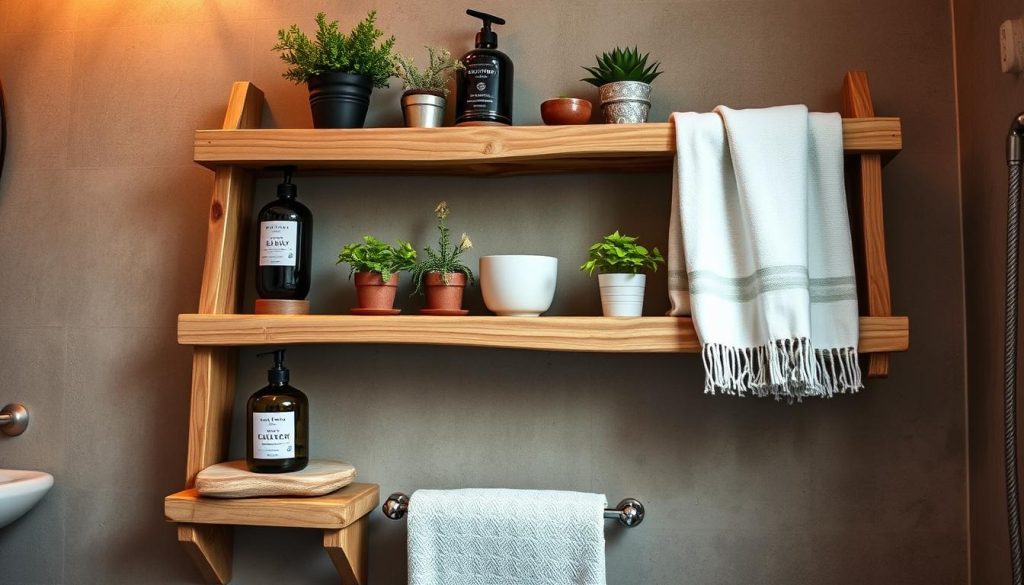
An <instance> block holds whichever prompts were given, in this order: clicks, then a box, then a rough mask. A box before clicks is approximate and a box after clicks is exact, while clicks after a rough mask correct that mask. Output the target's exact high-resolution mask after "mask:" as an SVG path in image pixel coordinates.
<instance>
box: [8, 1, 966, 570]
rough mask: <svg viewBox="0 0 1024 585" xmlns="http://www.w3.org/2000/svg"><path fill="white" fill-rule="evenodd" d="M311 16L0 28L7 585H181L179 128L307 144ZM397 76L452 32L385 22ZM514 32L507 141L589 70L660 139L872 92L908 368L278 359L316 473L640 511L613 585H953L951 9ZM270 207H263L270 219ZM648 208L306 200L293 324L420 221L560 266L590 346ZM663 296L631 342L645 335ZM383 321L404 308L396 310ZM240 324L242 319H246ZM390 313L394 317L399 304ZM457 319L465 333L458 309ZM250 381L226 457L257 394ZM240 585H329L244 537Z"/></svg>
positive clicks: (409, 189)
mask: <svg viewBox="0 0 1024 585" xmlns="http://www.w3.org/2000/svg"><path fill="white" fill-rule="evenodd" d="M371 4H373V3H370V2H366V1H363V0H360V1H355V2H347V3H344V4H342V3H337V2H319V1H314V0H283V1H277V2H270V1H257V2H253V1H247V0H220V1H209V2H202V1H200V0H174V1H171V0H164V1H155V2H130V1H118V0H76V1H68V2H64V3H62V2H57V1H56V0H4V1H3V2H0V79H2V80H3V82H4V85H5V88H6V89H7V99H8V103H9V106H10V110H11V112H10V113H11V127H12V132H13V134H12V136H11V141H10V159H9V161H8V166H7V170H6V172H5V173H4V176H3V179H2V182H0V242H2V245H0V266H2V270H3V275H4V278H2V279H0V347H2V348H3V350H4V352H3V359H2V360H0V379H2V380H4V383H3V384H2V385H0V401H6V400H12V401H13V400H22V401H25V402H27V403H28V404H29V405H30V406H31V407H32V408H33V415H34V417H35V418H34V423H33V427H32V429H31V430H30V432H29V433H28V434H27V435H25V436H23V437H21V438H20V439H17V440H0V467H15V468H41V469H46V470H50V471H52V472H53V473H54V474H55V475H56V476H57V487H56V488H55V489H54V491H53V492H52V493H51V494H50V496H48V498H47V500H46V501H45V502H44V503H43V504H41V506H40V507H39V508H38V509H37V510H35V511H33V512H32V513H31V515H29V516H27V517H26V518H24V519H23V520H22V521H20V522H19V523H17V524H15V525H12V526H10V527H8V528H6V529H3V530H0V567H3V570H4V579H3V581H4V582H5V583H16V584H19V585H21V584H28V583H73V584H85V583H98V584H99V583H102V584H136V583H159V584H165V583H193V582H197V581H198V574H197V573H196V572H195V571H194V569H193V567H192V566H191V564H190V562H189V561H188V559H187V558H186V557H185V554H184V553H183V551H181V550H179V548H178V546H177V544H176V543H175V540H174V531H173V529H172V527H171V526H168V525H165V524H164V523H163V520H162V509H161V508H162V501H161V499H162V497H163V496H164V495H166V494H167V493H169V492H172V491H175V490H177V489H179V488H180V486H181V482H182V479H183V468H184V460H185V434H186V430H187V418H186V417H187V407H188V381H189V373H190V371H189V369H190V360H189V351H188V349H187V348H180V347H178V346H177V345H175V341H174V338H175V332H174V325H175V316H176V315H177V314H178V313H180V312H191V311H194V310H195V306H196V299H197V296H198V284H199V278H200V268H201V259H202V254H203V246H204V239H205V217H206V205H207V202H208V197H209V192H210V187H211V183H212V174H211V173H209V172H208V171H205V170H203V169H201V168H199V167H197V166H196V165H194V164H192V163H191V162H190V160H191V152H190V144H191V140H192V131H193V130H194V129H195V128H208V127H216V126H218V125H219V124H220V121H221V117H222V114H223V108H224V103H225V100H226V97H227V91H228V87H229V85H230V82H231V81H233V80H235V79H250V80H253V81H254V82H256V84H257V85H259V86H260V87H261V88H262V89H263V90H264V91H265V92H266V94H267V98H268V102H269V112H268V115H267V120H266V123H267V124H268V125H274V126H281V127H287V126H291V127H305V126H308V125H309V123H310V121H309V114H308V109H307V105H306V96H305V93H304V90H303V89H302V88H299V87H294V86H292V85H291V84H289V83H288V82H286V81H284V80H282V79H281V78H280V77H279V75H280V72H281V71H282V64H281V63H280V62H279V61H278V60H277V58H276V57H275V56H274V55H273V54H272V53H271V52H270V50H269V47H270V45H271V44H272V43H273V41H274V32H275V31H276V30H277V29H278V28H280V27H282V26H285V25H287V24H290V23H292V22H301V23H303V24H304V25H308V24H309V23H310V22H311V19H312V16H313V14H314V13H315V12H316V10H317V9H319V8H326V9H328V10H329V11H331V12H332V13H333V14H335V15H336V16H338V17H342V18H343V19H344V21H345V22H346V23H352V22H354V21H355V19H356V18H358V17H359V16H361V15H362V14H363V13H365V11H366V10H367V9H368V8H370V7H371ZM375 6H376V8H378V9H379V11H380V22H381V24H382V25H383V26H384V27H385V28H387V29H389V30H391V31H394V33H395V34H396V35H397V36H398V38H399V47H400V49H402V50H405V51H410V52H414V51H419V50H420V49H419V47H421V46H422V45H424V44H428V43H430V44H434V43H437V44H443V45H446V46H449V47H451V48H452V49H453V50H454V51H455V52H456V53H461V52H462V51H464V50H465V49H467V48H468V47H469V46H470V44H471V42H472V37H473V34H474V32H475V27H474V22H473V20H471V19H470V18H468V17H466V16H464V15H462V10H463V9H464V8H466V6H462V5H459V6H454V5H451V4H450V3H447V2H441V1H440V0H430V1H424V2H416V3H413V2H397V1H394V0H382V1H379V2H376V3H375ZM475 7H478V8H480V9H484V10H489V11H492V12H495V13H498V14H500V15H502V16H504V17H506V18H507V19H508V21H509V24H508V25H507V26H505V27H503V28H501V29H500V31H499V34H500V35H501V43H502V48H503V49H505V50H506V51H507V52H508V53H509V54H510V55H511V56H512V58H513V59H514V60H515V64H516V104H515V107H516V121H517V123H522V124H529V123H537V122H538V121H539V112H538V104H539V102H540V100H542V99H543V98H546V97H549V96H552V95H559V94H576V95H583V96H587V97H592V98H593V97H596V96H595V95H594V94H595V93H596V92H595V91H594V90H593V88H590V87H589V86H587V85H585V84H582V83H580V82H578V81H576V80H577V79H579V78H580V77H582V73H583V72H582V71H581V70H580V69H579V67H578V66H579V65H580V64H588V63H589V62H590V61H591V60H592V59H593V55H594V53H596V52H599V51H601V50H604V49H608V48H610V47H611V46H613V45H614V44H633V43H638V44H639V45H640V46H641V48H642V49H644V50H649V51H651V52H652V53H653V54H654V55H655V56H656V57H657V58H659V59H661V60H662V61H663V62H664V64H665V70H666V73H665V74H664V75H663V76H662V77H661V78H659V79H658V80H657V82H656V84H655V106H654V111H653V113H652V118H653V119H654V120H664V119H666V118H667V116H668V113H669V112H670V111H672V110H673V109H678V110H689V109H695V110H707V109H709V108H712V107H714V106H715V105H716V104H719V103H726V104H729V105H732V106H734V107H750V106H766V105H774V104H782V103H793V102H804V103H807V104H808V105H809V106H811V107H812V108H814V109H819V110H835V109H837V108H838V105H839V93H838V88H839V83H840V80H841V78H842V75H843V72H844V71H845V70H847V69H850V68H864V69H867V70H869V71H870V72H871V81H872V85H873V89H874V94H875V99H876V106H877V109H878V111H879V112H880V113H881V114H892V115H900V116H902V117H903V119H904V130H905V136H906V141H905V146H906V148H905V151H904V152H903V153H902V154H900V155H899V156H898V157H897V158H896V159H895V160H894V161H893V162H892V163H891V164H890V165H889V166H888V167H887V168H886V170H885V188H886V193H887V198H886V213H887V216H886V220H887V226H886V227H887V235H888V238H889V261H890V268H891V271H892V279H893V295H894V299H895V308H896V311H897V312H898V313H900V314H907V315H910V317H911V322H912V324H913V328H912V346H913V349H912V351H910V352H909V353H907V354H903V355H899V356H896V357H895V358H894V359H893V374H892V377H891V378H890V379H889V380H885V381H872V382H869V386H868V389H867V390H866V391H865V392H863V393H861V394H860V395H857V396H853V397H841V398H837V399H835V400H831V401H825V402H809V403H807V404H803V405H800V406H793V407H787V406H784V405H779V404H776V403H774V402H771V401H759V400H751V399H747V400H737V399H731V398H710V397H705V396H703V395H702V393H701V387H702V378H701V371H700V367H699V364H698V361H697V359H696V358H695V357H694V356H667V355H658V356H654V355H585V354H563V353H543V352H525V351H485V350H475V349H474V350H469V349H459V348H445V347H411V346H410V347H398V346H394V347H321V348H295V349H293V350H292V351H290V352H289V363H290V365H291V367H292V372H293V381H294V383H295V385H296V386H298V387H300V388H302V389H303V390H305V391H306V392H307V394H309V396H310V401H311V404H312V405H313V415H312V425H313V426H312V441H313V454H314V455H315V456H319V457H339V458H343V459H346V460H349V461H352V462H353V463H355V465H356V466H357V467H358V468H359V471H360V477H361V479H363V480H365V481H372V482H377V483H380V484H381V490H382V493H385V494H386V493H388V492H390V491H393V490H404V491H412V490H415V489H417V488H426V487H459V486H507V487H522V488H531V487H542V488H561V489H576V490H592V491H599V492H604V493H606V494H607V495H608V497H609V498H610V499H611V500H613V501H617V500H618V499H619V498H622V497H625V496H634V497H638V498H640V499H641V500H643V501H644V502H645V503H646V504H648V506H649V510H650V514H649V517H648V520H646V521H645V523H644V524H643V526H641V527H640V528H638V529H637V530H633V531H629V532H624V531H620V530H617V529H616V528H615V527H612V526H609V532H608V534H609V546H608V551H609V553H608V554H609V563H608V567H609V581H610V582H611V583H651V584H653V583H663V584H675V583H701V584H740V583H743V584H747V583H778V584H785V585H794V584H803V583H806V584H841V583H851V584H852V583H858V584H859V583H865V582H871V583H890V584H913V583H922V584H924V583H927V584H929V585H931V584H937V583H964V582H965V581H966V579H967V540H966V523H967V512H966V442H965V427H964V419H965V411H964V408H965V406H964V402H965V393H964V383H963V376H964V366H963V350H964V344H963V322H962V312H963V300H962V293H961V290H962V282H963V281H962V274H961V268H960V267H961V254H960V248H961V238H960V228H959V201H958V198H957V182H956V156H955V152H956V143H955V132H954V122H955V120H954V110H955V108H954V97H953V79H952V62H951V50H950V47H951V43H952V40H951V32H950V22H949V20H950V18H949V11H948V7H947V5H946V3H944V2H937V1H929V0H908V1H905V2H887V1H882V0H868V1H866V2H865V1H864V0H857V1H854V0H841V1H835V2H827V3H825V2H812V1H809V0H801V1H797V2H789V1H782V0H761V1H757V0H738V1H729V2H702V1H684V2H667V1H666V2H660V1H654V2H639V1H637V2H624V1H606V0H601V1H595V2H582V1H580V2H560V3H557V4H556V3H551V2H539V1H536V0H523V1H520V2H515V3H511V2H480V3H478V4H476V5H475ZM399 93H400V89H399V88H398V87H397V86H396V87H393V88H392V89H390V90H387V91H378V92H375V93H374V100H373V110H372V112H371V116H370V123H371V124H377V125H385V124H397V123H398V121H399V119H400V113H399V110H398V107H397V100H398V95H399ZM273 184H274V182H273V181H261V182H259V184H258V186H257V203H258V204H262V203H263V202H265V201H267V200H268V199H269V198H270V197H271V196H272V194H273ZM669 184H670V183H669V177H668V176H667V175H660V174H657V175H636V176H622V175H620V176H605V175H599V174H591V175H576V176H556V177H522V178H508V179H482V178H445V177H427V178H395V177H380V178H335V179H327V178H315V179H314V178H307V177H302V178H300V179H299V185H300V190H301V197H302V199H303V200H304V201H305V202H306V203H307V204H308V205H309V206H310V207H311V208H312V209H313V210H314V212H315V214H316V230H315V233H316V236H315V237H316V242H315V256H316V262H317V269H316V272H315V275H314V291H313V293H312V301H313V306H314V308H315V310H317V311H321V312H340V311H343V310H345V309H346V308H347V307H349V306H351V304H352V301H353V294H352V292H351V289H350V288H349V287H350V285H349V283H348V282H347V280H346V279H345V273H344V272H342V271H341V270H340V269H339V268H336V267H335V266H334V264H333V263H334V259H335V257H336V256H335V255H336V253H337V249H338V247H339V246H340V245H341V244H342V243H345V242H348V241H352V240H355V239H356V238H358V237H359V236H361V235H362V234H363V233H374V234H377V235H378V236H381V237H385V238H388V239H393V238H397V237H409V238H412V239H414V241H415V242H416V243H417V244H418V245H423V244H425V243H427V242H428V241H429V239H430V238H431V236H432V234H431V232H430V230H431V227H430V220H431V216H430V211H431V209H432V206H433V205H434V203H435V202H436V201H437V200H438V199H441V198H445V199H447V200H448V201H449V202H450V204H451V205H452V208H453V216H452V219H451V224H452V226H453V229H455V230H457V231H459V232H461V231H467V232H469V233H470V235H471V236H472V237H473V241H474V242H475V243H476V248H475V249H474V251H473V254H471V260H472V261H473V262H475V260H476V257H477V254H487V253H516V252H530V253H545V254H553V255H556V256H558V257H559V258H560V260H561V266H560V272H559V285H558V287H559V288H558V294H557V298H556V302H555V306H554V308H553V311H552V312H553V313H556V314H596V313H597V312H598V311H599V302H598V297H597V287H596V283H595V282H593V281H592V280H590V279H588V278H587V277H585V276H584V275H582V274H580V273H578V272H577V271H576V270H575V266H576V265H577V264H578V263H579V262H581V261H582V259H583V257H584V253H585V247H586V246H587V245H588V244H589V243H591V242H592V241H594V240H595V239H597V238H598V237H599V236H600V235H602V234H604V233H607V232H609V231H611V230H613V229H615V228H621V229H624V230H627V231H629V232H631V233H638V234H640V235H641V236H643V237H644V238H645V239H646V240H648V241H650V242H651V243H654V244H657V245H660V246H663V245H664V242H665V239H666V235H665V234H666V227H667V223H668V218H667V214H668V198H669ZM664 286H665V281H664V275H663V273H659V275H657V276H655V277H654V278H653V279H652V280H651V291H649V295H648V312H650V313H651V314H655V313H658V312H661V311H663V310H664V309H665V308H666V305H667V302H666V301H665V299H664V295H663V294H662V292H661V291H662V290H664ZM403 290H404V289H403ZM249 298H250V300H251V291H250V295H249ZM401 298H403V299H404V298H405V295H404V294H402V297H401ZM468 306H470V307H471V308H473V309H475V310H480V309H481V308H482V303H481V301H480V299H479V292H478V291H477V290H472V291H470V293H469V300H468ZM255 353H256V348H251V349H247V350H245V351H243V352H242V359H241V364H240V375H239V380H238V384H239V392H238V401H237V406H238V407H239V408H236V423H239V424H236V432H235V433H234V439H235V440H234V443H233V446H232V451H233V453H234V454H235V455H241V453H242V451H243V450H242V443H241V434H240V433H239V432H237V429H238V427H239V426H240V421H241V420H242V419H241V418H240V417H239V416H238V412H240V408H241V405H242V404H243V401H244V399H245V397H247V396H248V394H249V393H251V392H252V391H254V390H255V389H257V388H258V387H260V386H261V385H262V384H263V380H264V378H263V371H264V369H265V364H264V363H260V362H259V361H258V360H257V359H256V358H255V357H254V354H255ZM371 530H372V535H371V544H372V550H371V570H372V575H373V577H372V578H373V582H374V583H376V584H381V585H388V584H395V583H401V582H403V579H404V574H405V561H404V535H405V526H404V524H403V523H401V522H392V521H389V520H385V519H383V518H382V517H381V516H380V514H379V513H378V512H375V513H374V515H373V518H372V522H371ZM236 553H237V554H236V563H235V572H236V582H238V583H277V582H281V580H282V579H289V581H290V582H297V583H298V582H303V583H305V582H308V583H331V582H333V580H332V575H333V572H332V569H331V567H330V563H329V562H328V559H327V557H326V555H325V554H324V553H323V551H322V550H321V548H320V543H319V539H318V536H317V534H316V533H315V532H314V531H302V530H274V529H250V528H246V529H239V530H238V531H237V539H236Z"/></svg>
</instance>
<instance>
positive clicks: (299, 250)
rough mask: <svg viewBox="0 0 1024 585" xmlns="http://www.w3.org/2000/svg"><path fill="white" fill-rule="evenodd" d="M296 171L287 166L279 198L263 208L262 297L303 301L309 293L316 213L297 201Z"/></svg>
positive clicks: (259, 286) (259, 290)
mask: <svg viewBox="0 0 1024 585" xmlns="http://www.w3.org/2000/svg"><path fill="white" fill-rule="evenodd" d="M294 170H295V168H294V167H285V168H284V182H283V183H281V184H280V185H278V186H277V199H275V200H274V201H271V202H270V203H268V204H266V205H265V206H264V207H263V209H261V210H260V214H259V220H258V221H259V227H258V234H257V235H258V236H259V246H257V250H258V251H259V264H258V265H257V267H256V292H257V293H258V294H259V297H260V298H261V299H291V300H303V299H305V298H306V295H308V294H309V284H310V272H311V271H310V261H311V260H312V254H313V213H312V212H311V211H310V210H309V208H308V207H306V206H305V205H303V204H301V203H299V202H298V201H296V200H295V197H296V196H297V195H298V192H299V190H298V188H297V187H296V185H295V184H294V183H292V171H294Z"/></svg>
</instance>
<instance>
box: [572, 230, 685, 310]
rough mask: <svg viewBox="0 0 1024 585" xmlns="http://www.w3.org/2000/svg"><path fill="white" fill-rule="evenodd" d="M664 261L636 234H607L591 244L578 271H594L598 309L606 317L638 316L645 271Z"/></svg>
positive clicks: (642, 299) (642, 308) (645, 276)
mask: <svg viewBox="0 0 1024 585" xmlns="http://www.w3.org/2000/svg"><path fill="white" fill-rule="evenodd" d="M663 262H665V259H664V258H663V257H662V255H661V252H659V251H658V249H657V248H653V249H651V250H648V249H647V248H645V247H643V246H641V245H640V244H639V242H638V241H637V238H636V237H635V236H627V235H625V234H620V233H619V231H618V230H615V232H614V233H611V234H608V235H607V236H605V237H604V238H603V239H602V240H601V241H600V242H598V243H596V244H594V245H593V246H591V247H590V251H589V258H588V259H587V261H586V262H584V263H583V264H582V265H581V266H580V270H582V271H583V272H586V273H587V274H590V275H591V276H592V275H593V274H594V271H595V270H597V271H598V272H600V274H599V275H598V276H597V281H598V284H599V285H600V288H601V308H602V310H603V311H604V316H605V317H639V316H640V315H642V314H643V310H644V287H645V286H646V284H647V275H646V274H644V272H645V271H647V270H650V271H655V270H657V269H658V264H661V263H663Z"/></svg>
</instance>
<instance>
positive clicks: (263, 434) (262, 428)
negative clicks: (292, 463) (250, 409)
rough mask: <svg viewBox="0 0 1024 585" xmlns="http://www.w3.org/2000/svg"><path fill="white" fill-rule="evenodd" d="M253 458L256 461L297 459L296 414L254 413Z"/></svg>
mask: <svg viewBox="0 0 1024 585" xmlns="http://www.w3.org/2000/svg"><path fill="white" fill-rule="evenodd" d="M252 456H253V458H255V459H291V458H292V457H295V413H294V412H254V413H252Z"/></svg>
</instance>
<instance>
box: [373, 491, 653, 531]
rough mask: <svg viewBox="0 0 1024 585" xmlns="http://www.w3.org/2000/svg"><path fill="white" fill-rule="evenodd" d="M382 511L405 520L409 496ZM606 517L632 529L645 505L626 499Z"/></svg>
mask: <svg viewBox="0 0 1024 585" xmlns="http://www.w3.org/2000/svg"><path fill="white" fill-rule="evenodd" d="M381 511H382V512H384V515H385V516H387V517H388V518H391V519H392V520H400V519H401V518H404V517H405V513H406V512H408V511H409V496H407V495H405V494H403V493H401V492H395V493H393V494H391V495H390V496H388V499H387V500H384V505H383V506H381ZM604 517H605V518H614V519H616V520H618V521H619V524H622V525H623V526H625V527H626V528H632V527H634V526H636V525H638V524H640V523H641V522H643V521H644V505H643V504H641V503H640V502H639V500H636V499H633V498H626V499H625V500H622V501H621V502H619V505H618V506H615V507H614V508H610V509H606V510H605V511H604Z"/></svg>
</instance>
